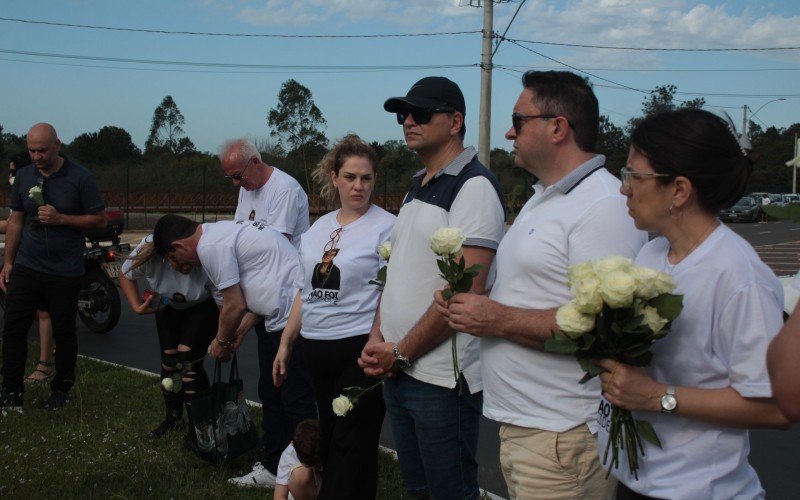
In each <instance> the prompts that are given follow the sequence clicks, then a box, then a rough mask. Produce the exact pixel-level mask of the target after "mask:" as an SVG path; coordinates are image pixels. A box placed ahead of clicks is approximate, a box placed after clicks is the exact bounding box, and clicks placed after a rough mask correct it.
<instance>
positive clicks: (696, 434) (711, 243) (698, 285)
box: [596, 225, 783, 500]
mask: <svg viewBox="0 0 800 500" xmlns="http://www.w3.org/2000/svg"><path fill="white" fill-rule="evenodd" d="M668 250H669V242H668V241H667V240H666V239H665V238H657V239H655V240H653V241H651V242H650V243H648V244H647V245H646V246H645V247H644V248H643V249H642V251H641V252H640V253H639V256H638V257H637V258H636V263H637V264H639V265H643V266H647V267H651V268H653V269H657V270H659V271H665V272H668V273H669V274H671V275H672V277H673V278H674V279H675V282H676V283H677V288H676V290H675V293H678V294H682V295H683V311H682V312H681V314H680V316H678V318H677V319H676V320H675V321H673V323H672V331H671V332H670V333H669V334H668V335H667V336H666V337H664V338H663V339H661V340H659V341H657V342H656V343H655V344H654V346H653V352H654V357H653V362H652V365H651V366H650V367H648V368H647V372H648V373H649V374H650V376H651V377H653V378H654V379H655V380H656V381H658V382H661V383H664V384H672V385H676V386H679V387H681V386H683V387H697V388H703V389H719V388H724V387H732V388H733V389H735V390H736V391H737V392H738V393H739V394H741V395H742V396H743V397H747V398H769V397H772V389H771V387H770V381H769V375H768V374H767V368H766V356H767V346H768V345H769V343H770V340H772V338H773V337H774V336H775V335H776V334H777V333H778V330H780V328H781V326H782V324H783V316H782V309H783V307H782V305H783V293H782V288H781V286H780V283H779V282H778V279H777V278H776V277H775V274H774V273H773V272H772V271H771V270H770V269H769V268H768V267H767V266H766V265H765V264H764V263H763V262H761V260H760V259H759V257H758V255H757V254H756V252H755V251H754V250H753V248H752V247H751V246H750V245H749V244H748V243H747V242H746V241H745V240H743V239H742V238H741V237H740V236H738V235H736V234H735V233H734V232H733V231H731V230H730V229H729V228H728V227H727V226H725V225H720V226H719V227H718V228H717V229H716V230H715V231H714V232H713V233H711V235H710V236H709V237H708V238H707V239H706V240H705V241H704V242H703V243H702V244H701V245H700V246H699V247H697V248H696V249H695V250H694V251H693V252H692V253H691V254H689V255H688V256H687V257H686V258H685V259H684V260H682V261H681V262H679V263H678V264H677V265H675V266H674V268H672V265H670V264H668V262H667V251H668ZM677 396H678V412H680V389H678V391H677ZM609 410H610V405H608V403H607V402H605V400H604V399H601V406H600V409H599V410H598V411H597V413H596V416H598V418H599V419H600V421H599V424H600V427H601V428H600V431H599V432H598V438H599V442H598V447H599V450H600V453H601V459H602V453H603V451H604V450H605V446H606V442H607V439H608V429H607V426H608V421H607V419H606V418H603V415H604V413H605V412H606V411H609ZM634 418H636V419H641V420H647V421H649V422H650V423H651V424H653V428H654V429H655V431H656V435H658V438H659V440H660V441H661V446H662V448H661V449H659V448H658V447H655V446H652V445H650V444H649V443H647V442H645V443H644V451H645V456H644V457H641V456H640V457H639V465H640V469H639V472H638V474H639V480H638V481H636V480H635V479H634V478H633V477H632V476H630V474H629V473H628V470H629V467H628V462H627V458H626V456H625V453H620V455H619V457H620V463H619V469H615V470H612V474H614V475H615V476H616V477H617V478H619V480H620V481H622V482H623V483H625V484H626V485H627V486H628V487H629V488H631V489H632V490H634V491H637V492H640V493H643V494H645V495H648V496H653V497H657V498H680V499H690V500H693V499H707V498H714V499H716V498H725V499H727V498H763V497H764V490H763V489H762V488H761V483H760V482H759V480H758V476H757V475H756V472H755V470H753V468H752V467H751V466H750V464H749V463H748V462H747V456H748V454H749V453H750V441H749V436H748V432H747V430H744V429H733V428H722V427H718V426H716V425H712V424H709V423H704V422H701V421H699V420H694V419H689V418H684V417H682V416H681V415H680V413H678V414H675V415H666V414H661V413H656V412H634Z"/></svg>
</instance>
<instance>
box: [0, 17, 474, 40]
mask: <svg viewBox="0 0 800 500" xmlns="http://www.w3.org/2000/svg"><path fill="white" fill-rule="evenodd" d="M0 21H9V22H15V23H25V24H42V25H46V26H60V27H64V28H84V29H93V30H106V31H128V32H133V33H155V34H159V35H192V36H217V37H240V38H247V37H252V38H401V37H418V36H447V35H474V34H475V33H481V31H480V30H475V31H441V32H434V33H391V34H371V35H286V34H277V33H214V32H204V31H170V30H156V29H148V28H119V27H112V26H95V25H91V24H70V23H56V22H51V21H35V20H32V19H18V18H13V17H0Z"/></svg>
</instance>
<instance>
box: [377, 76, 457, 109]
mask: <svg viewBox="0 0 800 500" xmlns="http://www.w3.org/2000/svg"><path fill="white" fill-rule="evenodd" d="M408 106H413V107H415V108H424V109H431V108H439V107H443V106H444V107H449V108H453V109H455V110H456V111H458V112H459V113H461V114H462V115H465V116H466V114H467V109H466V105H465V104H464V94H462V93H461V89H460V88H458V85H456V84H455V82H453V81H452V80H450V79H448V78H445V77H443V76H428V77H425V78H423V79H422V80H420V81H418V82H417V83H415V84H414V85H413V86H412V87H411V89H410V90H409V91H408V93H407V94H406V96H405V97H392V98H390V99H387V100H386V102H385V103H383V109H385V110H386V111H388V112H390V113H397V112H398V111H403V110H404V109H406V108H407V107H408Z"/></svg>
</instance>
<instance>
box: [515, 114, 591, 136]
mask: <svg viewBox="0 0 800 500" xmlns="http://www.w3.org/2000/svg"><path fill="white" fill-rule="evenodd" d="M558 117H559V115H521V114H519V113H511V126H513V127H514V133H515V134H519V131H520V129H522V125H524V124H525V122H527V121H528V120H535V119H537V118H539V119H542V120H551V119H553V118H558ZM567 125H569V128H571V129H572V130H575V126H574V125H573V124H572V122H571V121H569V120H567Z"/></svg>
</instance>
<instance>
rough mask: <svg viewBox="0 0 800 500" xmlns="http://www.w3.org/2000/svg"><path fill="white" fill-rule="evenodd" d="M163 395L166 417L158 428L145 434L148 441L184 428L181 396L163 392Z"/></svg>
mask: <svg viewBox="0 0 800 500" xmlns="http://www.w3.org/2000/svg"><path fill="white" fill-rule="evenodd" d="M163 395H164V406H165V407H166V413H167V415H166V417H165V418H164V421H163V422H161V423H160V424H159V425H158V427H156V428H155V429H153V430H152V431H150V432H149V433H148V434H147V437H149V438H150V439H158V438H160V437H162V436H163V435H164V434H166V433H168V432H171V431H177V430H182V429H184V428H185V427H186V422H184V421H183V394H181V393H177V394H176V393H174V392H172V391H163Z"/></svg>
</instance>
